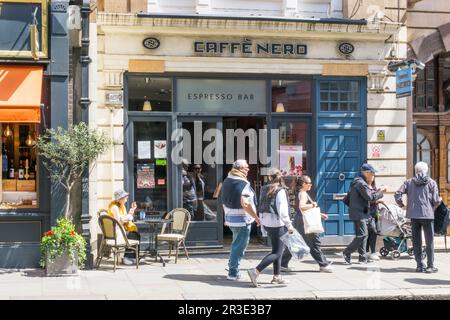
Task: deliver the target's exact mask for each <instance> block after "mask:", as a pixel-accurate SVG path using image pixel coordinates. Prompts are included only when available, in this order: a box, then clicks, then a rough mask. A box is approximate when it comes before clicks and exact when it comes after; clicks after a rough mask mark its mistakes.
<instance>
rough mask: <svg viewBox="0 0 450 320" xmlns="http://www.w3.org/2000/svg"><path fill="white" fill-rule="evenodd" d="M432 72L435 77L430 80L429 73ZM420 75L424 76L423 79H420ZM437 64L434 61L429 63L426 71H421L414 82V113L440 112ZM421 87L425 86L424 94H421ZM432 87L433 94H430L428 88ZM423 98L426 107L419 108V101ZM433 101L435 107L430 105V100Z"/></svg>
mask: <svg viewBox="0 0 450 320" xmlns="http://www.w3.org/2000/svg"><path fill="white" fill-rule="evenodd" d="M430 70H432V71H433V72H432V73H433V77H432V78H430V77H429V76H428V75H429V72H430ZM419 75H423V79H420V77H419ZM436 80H437V63H435V61H434V60H432V61H430V62H428V63H427V64H426V66H425V69H423V70H419V72H418V75H417V78H416V80H415V81H414V91H413V92H414V97H413V111H414V112H437V111H438V103H437V101H438V96H437V86H436V84H435V83H436ZM419 85H423V93H421V92H419V90H418V88H419ZM428 85H430V86H432V90H430V91H431V92H428V90H427V86H428ZM421 98H423V99H424V105H423V106H419V105H418V100H419V99H421ZM429 98H432V99H433V105H432V106H429V105H428V99H429Z"/></svg>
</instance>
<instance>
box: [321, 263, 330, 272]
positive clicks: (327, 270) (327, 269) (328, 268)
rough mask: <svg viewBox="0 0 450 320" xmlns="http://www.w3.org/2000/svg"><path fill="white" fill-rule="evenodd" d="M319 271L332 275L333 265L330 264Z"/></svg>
mask: <svg viewBox="0 0 450 320" xmlns="http://www.w3.org/2000/svg"><path fill="white" fill-rule="evenodd" d="M319 271H320V272H326V273H332V272H333V268H332V267H331V263H330V264H327V265H326V266H324V267H320V268H319Z"/></svg>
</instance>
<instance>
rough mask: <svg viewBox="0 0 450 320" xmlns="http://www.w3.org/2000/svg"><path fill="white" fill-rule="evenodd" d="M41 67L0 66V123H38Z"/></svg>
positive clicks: (39, 115)
mask: <svg viewBox="0 0 450 320" xmlns="http://www.w3.org/2000/svg"><path fill="white" fill-rule="evenodd" d="M42 73H43V67H41V66H11V65H0V122H25V123H39V122H40V121H41V112H40V106H41V94H42Z"/></svg>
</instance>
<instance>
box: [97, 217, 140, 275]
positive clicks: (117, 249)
mask: <svg viewBox="0 0 450 320" xmlns="http://www.w3.org/2000/svg"><path fill="white" fill-rule="evenodd" d="M98 223H99V224H100V228H101V229H102V233H103V239H102V243H101V245H100V252H99V255H98V257H97V264H96V267H97V269H98V268H99V267H100V263H101V262H102V258H103V254H102V253H103V250H104V249H105V248H108V247H109V248H111V251H112V252H113V254H114V272H116V266H117V264H118V259H119V253H121V252H125V250H126V249H131V250H133V251H134V252H136V269H138V268H139V240H131V239H128V238H127V233H126V232H125V229H124V228H123V227H122V225H121V224H120V223H119V222H118V221H117V220H116V219H114V218H112V217H110V216H108V215H104V214H103V215H100V217H99V218H98Z"/></svg>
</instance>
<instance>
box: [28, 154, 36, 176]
mask: <svg viewBox="0 0 450 320" xmlns="http://www.w3.org/2000/svg"><path fill="white" fill-rule="evenodd" d="M35 168H36V166H35V162H34V159H31V164H30V169H28V172H29V174H30V179H31V180H34V179H36V170H35Z"/></svg>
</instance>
